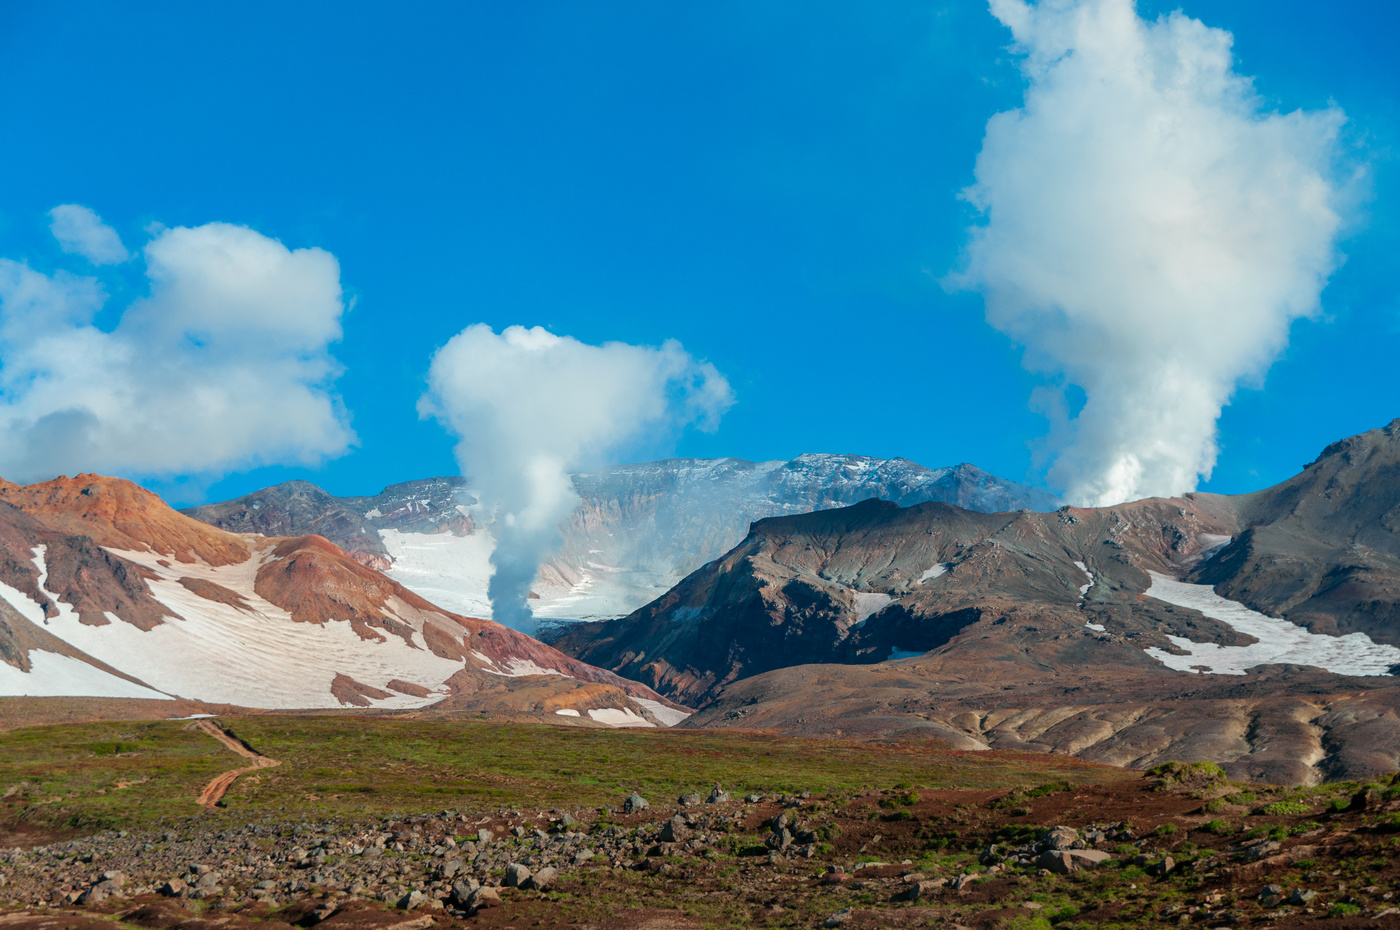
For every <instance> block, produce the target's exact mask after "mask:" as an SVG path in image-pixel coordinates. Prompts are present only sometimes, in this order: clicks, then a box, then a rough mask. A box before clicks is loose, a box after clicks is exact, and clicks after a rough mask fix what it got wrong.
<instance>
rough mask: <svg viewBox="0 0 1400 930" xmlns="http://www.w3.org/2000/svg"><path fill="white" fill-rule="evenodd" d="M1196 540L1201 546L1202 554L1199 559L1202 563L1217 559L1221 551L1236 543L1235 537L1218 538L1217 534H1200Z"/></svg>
mask: <svg viewBox="0 0 1400 930" xmlns="http://www.w3.org/2000/svg"><path fill="white" fill-rule="evenodd" d="M1196 539H1197V540H1198V541H1199V542H1200V544H1201V554H1200V556H1198V558H1199V560H1200V561H1202V562H1207V561H1209V560H1211V559H1213V558H1215V557H1216V556H1217V555H1219V554H1220V550H1221V549H1224V548H1225V547H1226V546H1228V545H1230V543H1232V542H1234V541H1235V537H1233V536H1218V535H1216V534H1215V533H1198V534H1197V535H1196Z"/></svg>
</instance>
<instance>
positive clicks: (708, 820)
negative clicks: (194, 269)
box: [0, 764, 1400, 930]
mask: <svg viewBox="0 0 1400 930" xmlns="http://www.w3.org/2000/svg"><path fill="white" fill-rule="evenodd" d="M229 816H231V814H230V813H228V812H218V813H215V814H212V815H209V816H206V817H203V818H196V819H192V820H189V821H185V822H182V823H179V824H175V825H172V826H170V827H169V828H168V829H162V830H158V831H154V832H133V833H126V832H119V833H104V834H100V835H96V836H88V837H84V838H80V839H72V840H67V841H64V842H56V843H51V844H49V845H43V846H35V847H32V848H28V849H13V850H6V851H3V852H0V924H3V925H4V926H5V927H10V926H15V927H33V928H50V927H51V928H54V930H58V928H80V927H84V926H86V925H87V922H89V921H102V922H103V923H104V924H105V925H106V926H110V924H109V923H106V922H107V921H110V920H111V919H113V918H116V919H118V920H120V921H121V922H122V923H124V924H126V925H134V926H149V927H159V928H171V927H182V928H187V930H196V928H209V927H214V926H219V927H227V928H230V930H231V928H234V927H238V926H243V925H248V926H251V925H252V924H253V923H254V922H256V923H257V925H258V926H261V927H270V926H286V925H298V926H311V925H318V924H323V923H324V924H325V925H326V927H327V928H339V927H346V928H351V927H363V928H378V930H387V928H390V927H394V928H399V930H425V928H427V927H430V926H433V925H438V926H443V927H450V926H458V925H464V924H472V925H485V926H500V925H512V926H524V925H537V926H560V927H562V926H571V927H633V926H646V927H653V928H661V927H691V926H697V927H698V926H700V925H702V924H705V925H710V926H741V925H760V926H823V927H837V926H850V927H867V926H927V925H932V926H945V925H946V926H967V927H994V926H1012V925H1016V926H1047V925H1055V926H1074V925H1076V924H1079V923H1083V924H1085V925H1101V924H1104V923H1118V924H1125V925H1132V926H1154V925H1166V924H1175V925H1202V926H1222V925H1238V926H1271V927H1283V926H1294V925H1300V924H1307V925H1308V926H1326V925H1336V926H1344V925H1345V926H1370V925H1375V922H1376V921H1382V922H1390V921H1394V920H1397V919H1400V909H1398V908H1397V907H1394V906H1392V902H1393V901H1394V902H1396V903H1397V904H1400V901H1398V900H1397V898H1396V895H1397V893H1400V868H1397V866H1396V865H1395V863H1394V862H1393V859H1394V855H1393V854H1394V850H1395V848H1396V846H1397V845H1400V777H1397V779H1396V783H1394V784H1392V783H1389V782H1387V783H1384V784H1371V785H1349V786H1326V787H1324V788H1318V789H1306V790H1301V791H1298V790H1288V789H1270V788H1257V787H1250V786H1239V785H1232V784H1230V783H1229V782H1227V781H1225V780H1224V778H1223V776H1222V775H1221V774H1220V772H1219V770H1218V769H1215V768H1214V767H1213V766H1210V765H1209V764H1197V765H1194V766H1184V765H1180V764H1176V765H1172V766H1166V767H1162V768H1161V769H1159V770H1156V771H1154V772H1153V773H1151V774H1150V775H1149V776H1148V777H1146V778H1144V779H1142V780H1136V781H1128V782H1120V783H1115V784H1104V785H1093V786H1087V787H1079V788H1073V787H1071V786H1069V785H1068V784H1065V783H1062V782H1057V783H1052V784H1047V785H1042V786H1039V787H1036V788H1031V789H1017V790H1014V791H1011V792H988V791H960V790H944V791H937V792H928V793H926V795H925V796H921V795H920V792H919V791H917V790H914V789H912V788H907V787H899V788H895V789H891V790H886V791H879V792H877V791H870V792H865V793H862V794H859V795H857V796H853V797H812V796H810V795H808V794H807V793H805V792H802V793H797V794H793V795H780V796H776V797H774V796H768V797H765V796H760V795H749V796H746V797H742V798H740V797H730V796H729V795H728V794H727V793H725V792H724V791H722V790H720V789H719V788H718V787H716V788H715V789H714V790H713V791H711V792H710V793H709V794H708V796H702V795H701V794H698V793H697V794H690V795H685V796H682V797H680V798H678V799H676V800H675V801H674V802H672V803H667V804H662V803H655V804H648V803H647V801H646V800H645V799H643V798H642V797H641V796H639V795H633V796H631V797H628V798H627V799H625V800H624V801H622V802H621V803H620V804H618V805H617V806H616V809H614V808H613V807H611V806H605V807H603V808H599V809H589V810H565V809H555V810H548V811H539V810H520V809H514V808H509V807H500V808H497V809H494V810H491V811H462V810H444V811H441V812H439V813H434V814H431V815H415V816H408V817H391V818H385V819H376V820H367V821H364V822H348V821H343V820H310V819H308V820H303V821H297V820H286V821H280V822H274V821H272V820H270V819H269V820H267V821H264V822H259V823H249V824H243V825H237V826H234V825H221V824H219V823H218V822H217V821H218V820H220V819H226V818H228V817H229ZM211 919H213V920H215V922H214V923H210V920H211ZM1018 921H1019V922H1020V923H1017V922H1018ZM1358 921H1360V923H1358ZM95 926H96V925H94V927H95Z"/></svg>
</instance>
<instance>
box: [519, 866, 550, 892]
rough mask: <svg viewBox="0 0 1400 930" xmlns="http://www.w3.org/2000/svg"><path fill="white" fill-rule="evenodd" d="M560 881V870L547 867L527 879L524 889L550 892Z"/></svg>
mask: <svg viewBox="0 0 1400 930" xmlns="http://www.w3.org/2000/svg"><path fill="white" fill-rule="evenodd" d="M558 879H559V870H558V869H555V868H551V867H549V866H545V867H544V868H542V869H540V870H539V871H537V872H535V873H534V874H532V875H531V876H530V877H529V878H527V879H526V880H525V884H524V885H523V886H522V887H525V888H533V889H534V890H535V891H548V890H549V888H550V886H551V885H553V884H554V883H555V882H556V881H557V880H558Z"/></svg>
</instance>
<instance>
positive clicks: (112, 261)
mask: <svg viewBox="0 0 1400 930" xmlns="http://www.w3.org/2000/svg"><path fill="white" fill-rule="evenodd" d="M49 219H50V220H51V222H50V223H49V231H50V232H52V233H53V237H54V238H55V239H57V240H58V244H59V246H60V247H62V249H63V251H65V252H71V253H73V254H76V255H81V256H82V257H83V258H86V259H87V260H88V261H90V262H92V263H93V264H94V265H120V264H121V263H122V262H124V261H127V260H128V259H130V258H131V253H130V252H128V251H127V250H126V246H124V245H122V240H121V237H120V236H118V235H117V231H116V230H115V229H113V228H112V227H110V226H108V225H106V224H105V223H103V222H102V218H101V217H100V216H98V215H97V214H96V213H94V212H93V211H92V210H90V209H88V208H87V207H84V206H81V205H79V204H76V203H65V204H61V205H60V206H57V207H54V208H53V209H52V210H50V211H49Z"/></svg>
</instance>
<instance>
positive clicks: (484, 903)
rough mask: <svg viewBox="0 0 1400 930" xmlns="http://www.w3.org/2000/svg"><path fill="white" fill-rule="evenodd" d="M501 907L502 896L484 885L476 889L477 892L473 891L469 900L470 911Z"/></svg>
mask: <svg viewBox="0 0 1400 930" xmlns="http://www.w3.org/2000/svg"><path fill="white" fill-rule="evenodd" d="M500 906H501V896H500V895H499V894H498V893H497V892H496V889H495V888H492V887H491V886H490V885H482V886H481V887H480V888H478V889H476V891H473V892H472V895H471V897H470V898H469V899H468V900H467V907H468V909H470V910H473V911H480V910H484V909H486V908H488V907H500Z"/></svg>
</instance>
